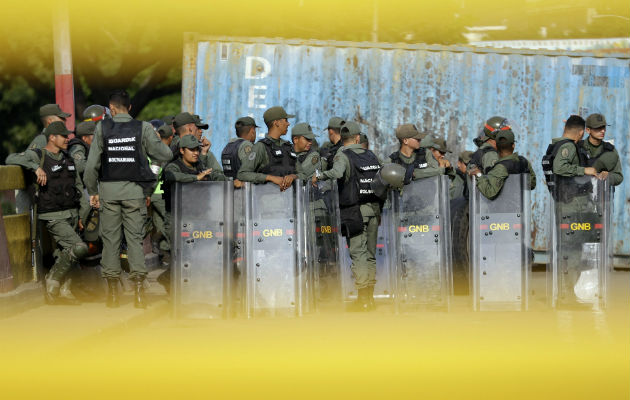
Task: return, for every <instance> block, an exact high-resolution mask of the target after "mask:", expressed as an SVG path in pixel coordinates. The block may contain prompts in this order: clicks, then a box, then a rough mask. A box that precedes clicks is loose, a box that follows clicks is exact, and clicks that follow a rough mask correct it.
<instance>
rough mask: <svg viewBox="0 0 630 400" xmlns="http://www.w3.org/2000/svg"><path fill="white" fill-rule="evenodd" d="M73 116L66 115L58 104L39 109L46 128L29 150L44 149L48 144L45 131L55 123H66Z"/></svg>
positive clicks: (32, 142) (34, 139)
mask: <svg viewBox="0 0 630 400" xmlns="http://www.w3.org/2000/svg"><path fill="white" fill-rule="evenodd" d="M71 115H72V114H68V113H65V112H63V111H61V108H60V107H59V106H58V105H57V104H46V105H44V106H42V107H40V109H39V118H40V119H41V121H42V125H43V126H44V128H43V129H42V132H41V133H39V134H38V135H37V136H35V138H33V140H32V141H31V143H30V144H29V145H28V149H30V150H33V149H43V148H44V147H45V146H46V145H47V144H48V138H47V137H46V134H44V129H46V128H47V127H48V125H50V124H51V123H53V122H55V121H61V122H64V123H65V122H66V118H68V117H69V116H71Z"/></svg>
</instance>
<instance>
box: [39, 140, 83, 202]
mask: <svg viewBox="0 0 630 400" xmlns="http://www.w3.org/2000/svg"><path fill="white" fill-rule="evenodd" d="M33 151H35V153H37V155H38V156H39V157H40V159H41V157H42V155H43V156H44V163H43V164H42V169H43V170H44V172H46V177H47V181H46V185H44V186H40V187H39V194H38V196H37V198H36V200H35V201H37V212H38V213H47V212H53V211H63V210H71V209H73V208H78V207H79V201H80V200H81V193H79V191H78V190H77V188H76V186H75V183H76V169H75V167H74V162H72V158H71V157H69V156H68V154H67V153H66V152H65V151H63V150H62V151H61V154H63V157H62V158H61V160H58V161H57V160H55V159H54V158H52V157H50V156H49V155H48V152H47V151H45V150H43V151H42V150H41V149H33Z"/></svg>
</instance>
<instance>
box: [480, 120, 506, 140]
mask: <svg viewBox="0 0 630 400" xmlns="http://www.w3.org/2000/svg"><path fill="white" fill-rule="evenodd" d="M511 129H512V127H511V126H510V123H509V122H508V120H507V118H503V117H499V116H495V117H492V118H490V119H488V120H487V121H486V123H485V124H484V125H483V133H484V134H485V135H486V136H487V137H489V138H490V139H495V138H496V137H497V133H499V131H506V130H511Z"/></svg>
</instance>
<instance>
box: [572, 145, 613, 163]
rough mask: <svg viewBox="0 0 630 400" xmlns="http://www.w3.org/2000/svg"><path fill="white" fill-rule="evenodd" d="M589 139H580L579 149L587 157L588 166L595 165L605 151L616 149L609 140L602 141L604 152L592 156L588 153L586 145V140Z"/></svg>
mask: <svg viewBox="0 0 630 400" xmlns="http://www.w3.org/2000/svg"><path fill="white" fill-rule="evenodd" d="M586 140H588V139H585V140H581V141H580V146H579V150H580V151H581V152H582V154H583V155H584V158H586V166H588V167H592V166H593V165H595V162H596V161H597V160H598V159H599V158H600V157H601V156H602V155H604V153H606V152H609V151H614V150H615V146H613V145H612V144H610V143H608V142H604V141H602V144H601V145H602V146H604V147H603V148H602V152H601V153H599V155H598V156H595V157H591V155H590V154H589V153H588V151H587V150H586V147H584V142H585V141H586Z"/></svg>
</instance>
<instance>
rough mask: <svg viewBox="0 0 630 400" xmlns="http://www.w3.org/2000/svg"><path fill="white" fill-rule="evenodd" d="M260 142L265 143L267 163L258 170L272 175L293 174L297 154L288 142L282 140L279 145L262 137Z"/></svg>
mask: <svg viewBox="0 0 630 400" xmlns="http://www.w3.org/2000/svg"><path fill="white" fill-rule="evenodd" d="M260 142H261V143H262V144H264V145H265V149H266V150H267V157H268V158H269V163H268V164H267V165H266V166H265V167H263V168H261V169H260V171H258V172H260V173H261V174H267V175H272V176H285V175H291V174H295V161H296V159H297V156H296V155H295V153H294V152H293V148H292V146H291V144H290V143H288V142H283V143H282V145H281V146H278V145H276V144H275V143H274V142H273V141H271V139H269V138H264V139H262V140H260Z"/></svg>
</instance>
